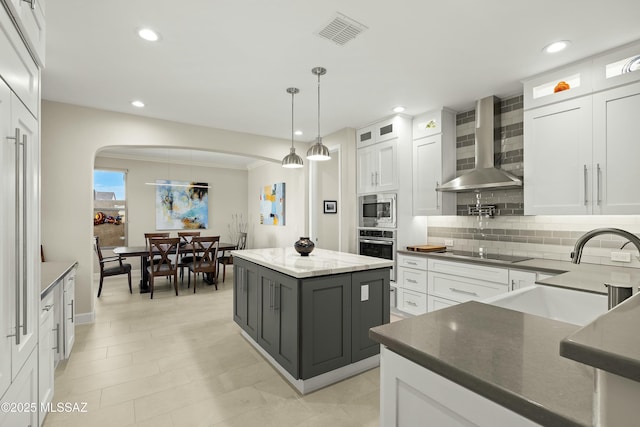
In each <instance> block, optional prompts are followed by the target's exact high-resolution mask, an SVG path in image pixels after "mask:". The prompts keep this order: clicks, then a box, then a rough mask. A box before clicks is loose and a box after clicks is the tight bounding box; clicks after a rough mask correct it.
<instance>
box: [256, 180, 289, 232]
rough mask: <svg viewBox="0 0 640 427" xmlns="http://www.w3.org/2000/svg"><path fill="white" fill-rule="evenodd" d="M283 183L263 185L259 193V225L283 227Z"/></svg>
mask: <svg viewBox="0 0 640 427" xmlns="http://www.w3.org/2000/svg"><path fill="white" fill-rule="evenodd" d="M284 209H285V183H284V182H281V183H278V184H273V185H265V186H264V187H262V190H261V191H260V224H264V225H285V215H284Z"/></svg>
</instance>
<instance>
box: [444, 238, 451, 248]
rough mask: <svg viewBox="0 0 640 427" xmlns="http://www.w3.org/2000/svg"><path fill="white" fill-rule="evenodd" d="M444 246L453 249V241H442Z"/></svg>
mask: <svg viewBox="0 0 640 427" xmlns="http://www.w3.org/2000/svg"><path fill="white" fill-rule="evenodd" d="M444 245H445V246H448V247H450V248H452V247H453V239H444Z"/></svg>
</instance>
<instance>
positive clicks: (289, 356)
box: [257, 267, 299, 378]
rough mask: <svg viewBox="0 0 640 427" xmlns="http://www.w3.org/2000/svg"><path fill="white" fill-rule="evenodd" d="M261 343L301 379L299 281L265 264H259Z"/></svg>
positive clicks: (292, 373) (285, 367) (259, 336)
mask: <svg viewBox="0 0 640 427" xmlns="http://www.w3.org/2000/svg"><path fill="white" fill-rule="evenodd" d="M257 342H258V344H259V345H260V346H262V348H263V349H265V350H266V351H267V352H268V353H269V354H270V355H271V356H272V357H273V358H274V359H275V360H276V361H277V362H278V363H279V364H280V365H281V366H282V367H283V368H284V369H285V370H286V371H287V372H289V373H290V374H291V375H292V376H293V377H294V378H299V372H298V368H299V364H298V356H299V353H298V342H299V340H298V280H297V279H295V278H293V277H290V276H286V275H284V274H281V273H278V272H276V271H273V270H270V269H268V268H264V267H258V339H257Z"/></svg>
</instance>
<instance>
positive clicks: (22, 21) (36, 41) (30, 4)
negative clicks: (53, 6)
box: [8, 0, 46, 67]
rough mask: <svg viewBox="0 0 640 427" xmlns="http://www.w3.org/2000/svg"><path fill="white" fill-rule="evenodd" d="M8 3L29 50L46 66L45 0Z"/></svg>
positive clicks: (11, 0)
mask: <svg viewBox="0 0 640 427" xmlns="http://www.w3.org/2000/svg"><path fill="white" fill-rule="evenodd" d="M8 5H9V8H10V9H11V14H12V15H13V16H14V17H15V19H16V23H17V24H18V28H19V30H20V32H21V33H22V36H23V38H24V40H25V42H26V43H27V46H28V47H29V50H30V51H31V52H32V54H33V56H34V58H35V59H36V60H37V61H38V63H39V64H40V65H41V66H43V67H44V60H45V47H46V46H45V41H46V23H45V0H28V1H26V0H10V1H9V2H8Z"/></svg>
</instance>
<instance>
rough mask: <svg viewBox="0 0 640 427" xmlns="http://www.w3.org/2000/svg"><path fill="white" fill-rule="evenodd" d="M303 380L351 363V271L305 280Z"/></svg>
mask: <svg viewBox="0 0 640 427" xmlns="http://www.w3.org/2000/svg"><path fill="white" fill-rule="evenodd" d="M301 286H302V310H301V315H302V319H301V320H302V333H301V336H300V339H301V349H302V357H301V363H302V367H301V373H300V374H301V375H300V377H301V378H302V379H307V378H312V377H314V376H316V375H320V374H323V373H325V372H329V371H332V370H334V369H337V368H340V367H342V366H346V365H348V364H349V363H351V274H340V275H335V276H324V277H319V278H311V279H305V280H303V281H302V285H301Z"/></svg>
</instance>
